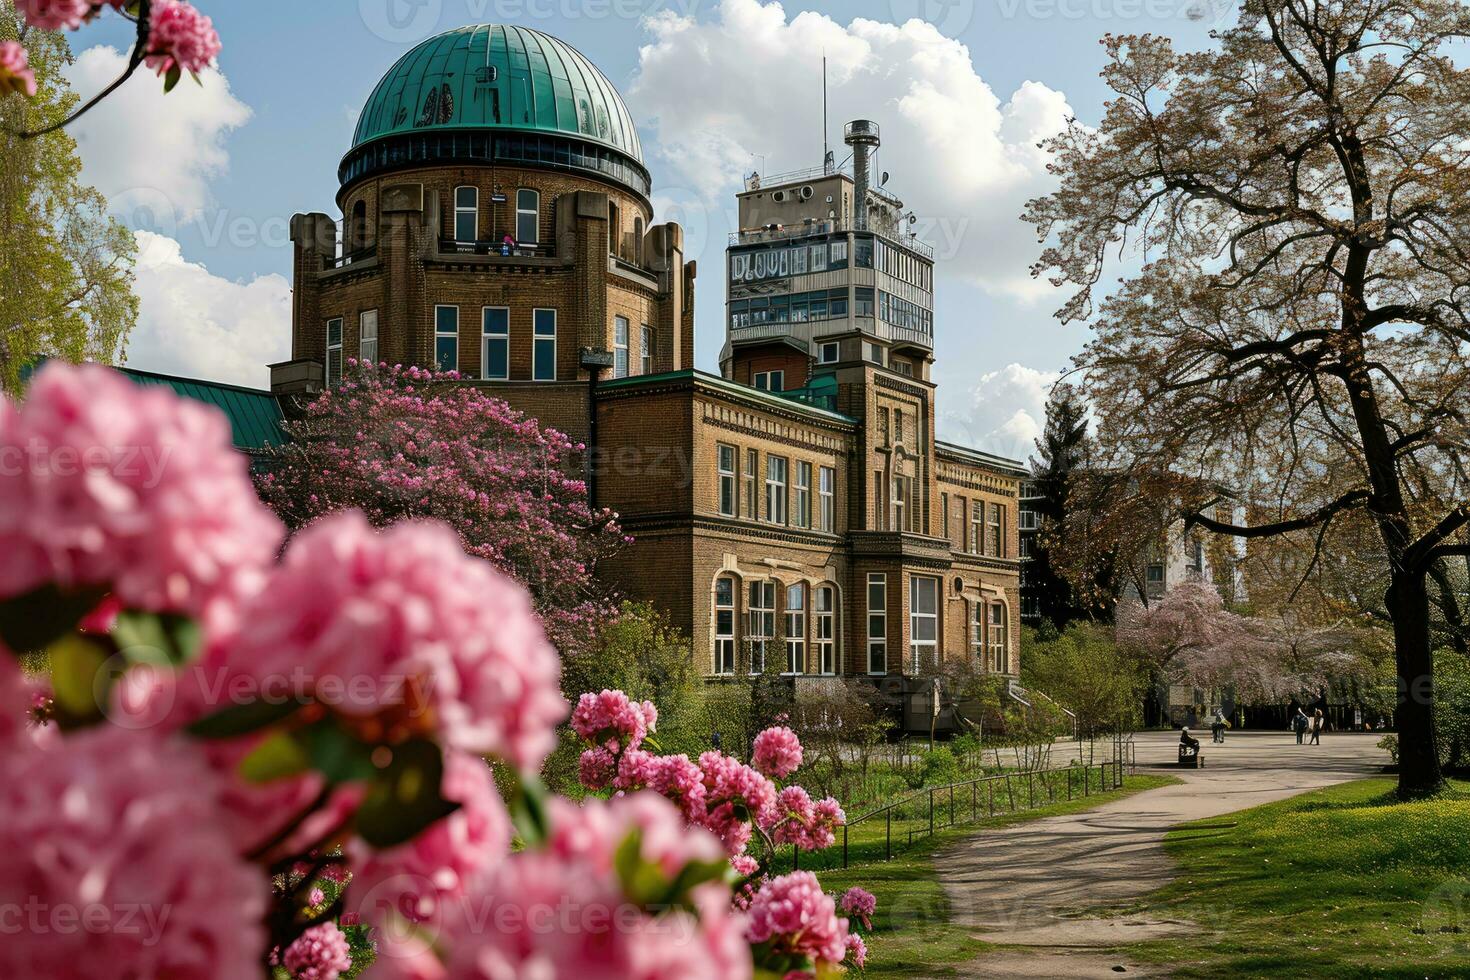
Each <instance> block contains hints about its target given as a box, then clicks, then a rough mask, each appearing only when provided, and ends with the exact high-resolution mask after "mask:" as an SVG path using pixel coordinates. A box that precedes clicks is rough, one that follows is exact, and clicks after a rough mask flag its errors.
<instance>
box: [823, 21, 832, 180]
mask: <svg viewBox="0 0 1470 980" xmlns="http://www.w3.org/2000/svg"><path fill="white" fill-rule="evenodd" d="M831 157H832V154H831V151H829V150H828V149H827V49H826V48H823V49H822V172H823V173H831V172H832V164H831V163H829V162H828V161H829V160H830V159H831Z"/></svg>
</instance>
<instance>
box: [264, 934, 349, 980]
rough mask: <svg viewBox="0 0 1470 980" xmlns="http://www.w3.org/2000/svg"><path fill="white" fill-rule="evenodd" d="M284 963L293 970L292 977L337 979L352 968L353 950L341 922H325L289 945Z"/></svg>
mask: <svg viewBox="0 0 1470 980" xmlns="http://www.w3.org/2000/svg"><path fill="white" fill-rule="evenodd" d="M281 965H282V966H284V967H285V968H286V969H287V970H289V971H290V973H291V977H292V980H337V977H338V976H339V975H341V974H342V973H344V972H345V971H347V970H350V969H352V953H351V949H350V947H349V946H348V944H347V937H346V936H345V935H343V934H342V930H340V929H338V928H337V924H336V923H335V922H323V923H322V924H321V925H318V926H312V927H311V928H310V929H308V930H306V931H305V932H303V933H302V934H301V935H300V937H299V938H297V940H296V941H295V942H293V943H292V944H291V945H290V946H287V947H286V952H285V953H284V954H283V955H282V956H281Z"/></svg>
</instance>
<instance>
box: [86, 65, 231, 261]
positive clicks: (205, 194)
mask: <svg viewBox="0 0 1470 980" xmlns="http://www.w3.org/2000/svg"><path fill="white" fill-rule="evenodd" d="M126 63H127V58H126V55H124V54H123V53H122V52H121V51H118V50H117V49H116V48H111V47H106V46H98V47H92V48H88V49H87V50H85V51H83V52H82V53H81V54H80V55H78V56H77V60H76V63H75V64H73V65H72V66H71V67H70V68H69V69H68V70H67V78H68V80H69V81H70V82H71V85H72V88H74V89H75V90H76V91H77V92H78V93H80V94H81V95H82V97H83V98H90V97H91V95H92V94H93V93H95V92H98V91H100V90H101V89H103V88H104V87H106V86H107V84H108V83H110V82H111V81H112V80H113V79H115V78H116V77H117V76H118V75H120V74H122V72H123V69H124V68H125V67H126ZM200 81H201V82H202V83H203V84H202V85H195V84H194V82H193V80H192V79H188V78H186V79H184V80H183V81H182V82H180V83H179V84H178V86H177V87H175V88H174V90H173V91H172V92H170V93H168V94H164V91H163V81H162V80H161V79H159V78H157V77H155V76H154V74H153V73H152V72H150V71H148V70H147V69H146V68H143V69H139V71H138V73H137V74H136V75H134V76H133V77H132V78H131V79H129V80H128V81H127V82H126V83H125V84H124V85H123V86H122V88H120V89H118V90H117V91H116V92H114V93H113V94H112V95H110V96H108V97H107V98H106V99H104V100H103V101H102V103H101V104H100V105H98V106H97V107H96V108H95V109H93V110H92V111H91V112H89V113H87V114H86V115H85V116H83V117H82V118H81V119H79V120H77V122H76V123H75V124H73V125H72V126H71V127H69V131H70V132H71V134H72V135H73V136H74V137H75V138H76V141H77V145H78V146H79V147H80V149H81V154H82V176H83V178H84V179H85V180H86V181H87V183H89V184H91V185H93V186H94V187H96V188H97V189H98V190H99V191H101V192H102V193H103V194H104V195H106V196H107V199H108V202H109V204H110V205H111V206H112V210H113V212H114V213H115V214H118V215H119V216H121V217H122V219H123V220H124V221H126V222H127V223H129V224H131V225H133V226H135V227H136V226H138V225H140V224H146V225H148V226H149V227H153V228H156V229H158V230H160V231H164V232H169V231H171V230H172V229H173V228H175V227H177V225H178V224H180V223H183V222H187V221H191V220H194V219H195V218H197V217H198V216H199V215H200V214H201V212H203V210H204V209H205V208H206V207H208V206H209V205H210V203H211V201H212V195H211V194H210V190H209V182H210V181H211V180H213V179H214V178H215V177H218V176H220V175H221V174H223V173H225V172H226V171H227V170H228V169H229V164H230V155H229V153H228V151H227V150H226V149H225V139H226V137H227V136H228V135H229V134H230V132H231V131H233V130H235V129H238V128H239V127H241V126H243V125H245V123H246V122H247V121H248V120H249V119H250V116H251V110H250V107H249V106H247V105H246V104H245V103H243V102H241V101H240V100H239V99H237V98H235V96H234V94H233V93H231V91H230V83H229V80H228V79H227V78H225V76H224V75H222V74H220V73H219V72H218V71H216V70H214V69H211V70H209V71H206V72H204V73H203V74H202V75H200Z"/></svg>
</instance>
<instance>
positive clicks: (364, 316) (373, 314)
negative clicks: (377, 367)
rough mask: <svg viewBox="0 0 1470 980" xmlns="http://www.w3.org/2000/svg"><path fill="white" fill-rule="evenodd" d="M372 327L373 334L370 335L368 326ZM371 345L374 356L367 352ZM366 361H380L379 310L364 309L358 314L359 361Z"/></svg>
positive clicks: (374, 362) (371, 362) (370, 362)
mask: <svg viewBox="0 0 1470 980" xmlns="http://www.w3.org/2000/svg"><path fill="white" fill-rule="evenodd" d="M369 326H371V327H372V335H371V336H369V335H368V327H369ZM369 347H371V349H372V356H371V357H369V356H367V354H366V353H365V352H366V351H367V350H368V349H369ZM364 361H366V362H367V363H369V364H376V363H378V311H377V310H363V311H362V312H361V313H359V314H358V315H357V362H358V363H359V364H361V363H363V362H364Z"/></svg>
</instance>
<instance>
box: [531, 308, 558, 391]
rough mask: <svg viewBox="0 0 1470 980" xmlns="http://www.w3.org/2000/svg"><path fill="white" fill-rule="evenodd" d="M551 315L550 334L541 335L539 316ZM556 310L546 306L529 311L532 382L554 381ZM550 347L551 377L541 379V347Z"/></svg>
mask: <svg viewBox="0 0 1470 980" xmlns="http://www.w3.org/2000/svg"><path fill="white" fill-rule="evenodd" d="M542 313H550V314H551V333H549V334H543V333H542V332H541V325H540V324H538V323H537V322H536V321H537V320H539V319H540V318H541V317H540V314H542ZM556 320H557V316H556V310H554V309H552V308H551V307H548V306H538V307H536V308H535V309H533V310H532V311H531V380H532V381H555V380H556ZM542 344H549V345H551V376H550V377H543V376H542V375H541V372H540V366H541V358H540V356H539V355H540V353H541V345H542Z"/></svg>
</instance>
